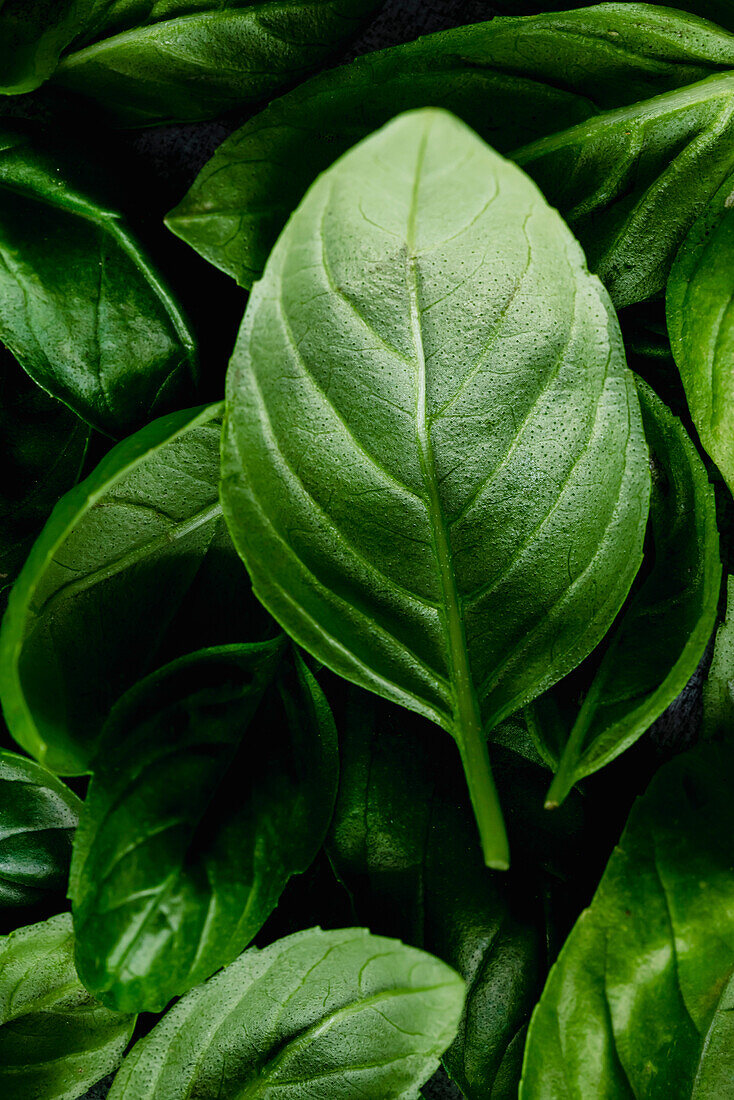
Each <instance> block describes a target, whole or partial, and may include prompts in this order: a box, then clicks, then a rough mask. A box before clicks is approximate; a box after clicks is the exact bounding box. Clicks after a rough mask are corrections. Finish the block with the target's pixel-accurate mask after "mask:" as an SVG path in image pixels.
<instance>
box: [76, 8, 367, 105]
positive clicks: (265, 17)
mask: <svg viewBox="0 0 734 1100" xmlns="http://www.w3.org/2000/svg"><path fill="white" fill-rule="evenodd" d="M377 6H378V0H261V2H260V3H257V2H253V0H143V2H142V3H141V2H139V0H118V2H117V3H112V4H97V5H96V8H95V13H94V16H93V17H92V18H91V20H90V25H89V26H88V28H87V32H86V33H85V34H84V35H82V36H81V37H80V40H78V41H77V42H75V43H74V45H73V46H72V47H71V48H70V49H69V50H68V51H67V52H66V54H65V56H64V57H63V58H62V60H61V63H60V64H59V66H58V68H57V70H56V73H55V77H54V80H55V82H56V83H57V84H60V85H62V86H63V87H64V88H68V89H71V90H72V91H77V92H81V93H82V94H84V95H86V96H90V97H91V98H93V99H95V100H96V101H97V102H98V103H100V104H102V106H103V107H105V108H106V109H107V110H108V111H110V112H112V114H113V115H115V116H116V118H117V119H118V120H119V121H120V122H122V123H123V124H125V125H133V126H141V125H142V126H145V125H150V124H151V123H157V122H175V121H186V120H190V121H193V120H195V119H203V118H212V117H214V116H215V115H217V114H221V113H222V112H223V111H227V110H230V109H231V108H233V107H242V106H243V105H244V104H247V103H254V102H258V101H259V100H263V99H266V98H267V97H268V96H270V95H272V94H273V92H275V91H277V90H278V89H279V88H281V87H283V86H284V85H288V84H292V83H295V82H296V81H297V80H298V79H299V78H300V77H302V76H304V75H305V74H306V73H308V72H309V71H311V70H313V69H315V68H317V67H318V66H319V65H320V64H322V63H323V62H324V61H325V60H326V59H327V58H328V57H329V55H330V54H331V53H332V51H333V50H334V49H335V48H336V47H337V45H338V44H339V43H340V42H341V41H343V40H344V39H345V38H348V37H349V36H350V35H351V34H354V33H355V32H356V31H357V30H358V28H359V27H360V25H361V23H362V21H363V20H364V19H365V18H366V17H367V16H368V15H370V14H371V13H372V12H373V11H374V10H375V8H376V7H377Z"/></svg>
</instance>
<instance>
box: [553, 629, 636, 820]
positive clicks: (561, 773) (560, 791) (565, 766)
mask: <svg viewBox="0 0 734 1100" xmlns="http://www.w3.org/2000/svg"><path fill="white" fill-rule="evenodd" d="M618 640H619V633H617V635H615V637H614V639H613V641H612V644H611V645H610V647H609V649H608V650H607V652H606V653H605V655H604V658H603V660H602V662H601V664H600V666H599V668H598V669H597V673H596V676H595V677H594V680H593V683H592V685H591V687H590V688H589V690H588V691H587V693H586V698H585V699H584V701H583V703H582V704H581V709H580V711H579V713H578V717H577V718H576V721H575V722H574V724H573V729H572V730H571V733H570V734H569V737H568V741H567V742H566V747H565V748H564V750H563V753H562V755H561V760H560V763H559V765H558V771H557V772H556V774H555V775H554V776H553V782H552V783H551V785H550V787H549V788H548V794H547V795H546V798H545V808H546V810H557V809H558V807H559V806H560V805H561V803H562V802H564V801H565V799H566V798H567V797H568V795H569V794H570V792H571V789H572V788H573V785H574V783H575V782H576V780H577V778H580V777H578V776H577V775H576V769H577V768H578V764H579V760H580V759H581V755H582V752H583V748H584V742H585V741H586V735H587V733H588V732H589V728H590V726H591V723H592V722H593V720H594V717H595V716H596V710H597V706H598V704H599V698H600V696H601V693H602V691H603V689H604V685H605V684H606V680H607V672H608V669H609V666H610V661H611V654H612V653H613V652H614V650H615V649H616V645H617V642H618Z"/></svg>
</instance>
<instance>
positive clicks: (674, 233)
mask: <svg viewBox="0 0 734 1100" xmlns="http://www.w3.org/2000/svg"><path fill="white" fill-rule="evenodd" d="M513 158H514V159H515V160H516V161H517V163H518V164H520V165H521V166H522V167H523V168H524V169H525V170H526V171H527V172H529V173H530V175H531V176H532V177H533V179H534V180H535V181H536V182H537V183H538V184H539V185H540V188H541V190H542V191H543V193H544V195H545V196H546V198H547V199H548V201H549V202H551V203H553V205H554V206H557V207H558V209H559V210H560V211H561V213H562V214H563V216H564V217H565V218H566V220H567V221H568V223H569V224H570V226H571V228H572V229H573V230H574V232H575V233H576V234H577V236H578V237H579V240H580V241H581V243H582V244H583V245H584V248H585V250H586V255H587V257H588V260H589V266H590V267H591V269H592V270H593V271H595V272H597V274H598V275H599V276H600V277H601V278H602V280H603V282H604V283H605V285H606V287H607V289H608V290H609V292H610V294H611V296H612V300H613V301H614V304H615V305H616V306H617V307H618V308H620V307H622V306H627V305H631V304H633V303H634V302H639V301H642V300H643V299H647V298H652V297H654V296H655V295H657V294H659V293H660V292H661V291H662V290H663V289H664V288H665V284H666V282H667V278H668V274H669V272H670V267H671V264H672V262H673V259H674V258H675V254H676V252H677V251H678V248H679V247H680V245H681V244H682V243H683V240H684V239H685V237H686V234H687V233H688V230H689V229H690V227H691V225H692V224H693V223H694V222H695V220H696V218H697V217H698V215H699V214H701V212H702V211H703V210H705V208H706V206H707V204H708V202H709V201H710V199H711V197H712V196H713V195H715V194H716V192H717V190H718V189H719V187H720V186H721V184H722V183H723V181H724V180H725V179H726V178H727V176H728V175H729V174H730V172H731V171H732V169H733V168H734V73H728V74H721V75H718V76H713V77H709V79H708V80H702V81H700V82H699V83H697V84H692V85H690V86H689V87H687V88H682V89H680V90H679V91H674V92H668V93H667V94H666V95H662V96H657V97H656V98H654V99H651V100H647V101H645V102H643V103H637V104H635V105H634V106H632V107H625V108H621V109H619V110H616V111H609V112H607V113H606V114H604V115H601V116H599V117H598V118H594V119H591V120H590V121H588V122H583V123H581V124H579V125H578V126H574V127H571V129H570V130H566V131H564V132H562V133H559V134H554V135H552V136H550V137H546V138H541V139H540V140H539V141H537V142H535V143H533V144H532V145H529V146H526V147H525V148H523V149H520V150H518V151H516V152H515V153H514V154H513Z"/></svg>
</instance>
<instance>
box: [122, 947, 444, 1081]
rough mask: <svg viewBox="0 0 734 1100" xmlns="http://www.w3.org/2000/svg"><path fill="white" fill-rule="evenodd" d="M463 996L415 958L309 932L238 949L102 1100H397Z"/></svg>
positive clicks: (430, 1057)
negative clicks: (353, 1099) (188, 1099)
mask: <svg viewBox="0 0 734 1100" xmlns="http://www.w3.org/2000/svg"><path fill="white" fill-rule="evenodd" d="M463 1000H464V983H463V982H462V980H461V978H459V976H458V975H457V974H455V973H454V971H453V970H451V969H450V968H449V967H448V966H446V965H445V964H444V963H442V962H439V961H438V959H434V958H432V957H431V956H430V955H426V954H424V952H422V951H416V950H415V948H412V947H404V946H403V944H401V943H399V942H398V941H397V940H388V939H383V938H382V937H380V936H371V935H370V934H369V933H368V932H365V931H363V930H362V929H359V928H348V929H345V930H339V931H335V932H322V931H321V930H320V929H318V928H312V929H310V930H309V931H307V932H299V933H297V934H296V935H294V936H288V937H286V938H285V939H283V940H279V941H277V942H276V943H274V944H272V946H271V947H268V948H266V949H265V950H264V951H258V950H256V949H251V950H250V951H246V952H245V954H244V955H241V956H240V958H239V959H237V961H236V962H234V963H232V964H231V965H230V966H228V967H227V968H226V969H225V970H223V971H222V972H221V973H220V974H217V975H216V976H215V977H214V978H211V979H210V980H209V981H208V982H206V984H205V985H202V986H199V987H198V988H197V989H194V990H192V992H191V993H189V994H187V995H186V997H184V998H183V1000H181V1001H179V1002H178V1004H176V1005H175V1006H174V1007H173V1008H172V1009H171V1010H170V1011H169V1012H168V1014H167V1015H166V1016H165V1017H164V1018H163V1020H161V1022H160V1023H159V1024H157V1026H156V1027H155V1028H154V1029H153V1031H152V1032H151V1033H150V1035H148V1036H147V1037H146V1038H145V1039H143V1040H142V1041H141V1042H139V1043H138V1044H137V1046H136V1047H135V1048H134V1049H133V1051H132V1053H131V1054H130V1055H128V1057H127V1058H126V1059H125V1061H124V1063H123V1065H122V1069H121V1070H120V1071H119V1073H118V1075H117V1078H116V1080H115V1083H114V1085H113V1086H112V1091H111V1092H110V1100H122V1098H123V1097H124V1100H148V1098H150V1100H153V1097H159V1096H163V1095H171V1096H183V1095H186V1094H188V1095H196V1097H197V1100H214V1098H215V1097H219V1096H222V1095H232V1096H234V1095H235V1094H236V1095H237V1096H243V1097H244V1096H248V1097H252V1098H253V1100H254V1098H255V1097H262V1098H263V1100H265V1098H266V1097H268V1098H269V1097H272V1096H275V1094H276V1090H277V1095H278V1096H279V1097H282V1098H283V1100H297V1098H301V1097H305V1096H307V1095H308V1094H309V1093H311V1094H312V1095H314V1094H315V1091H316V1092H317V1094H318V1095H319V1096H320V1097H323V1098H324V1100H332V1098H333V1100H336V1098H337V1097H345V1096H359V1097H364V1100H401V1098H403V1097H404V1098H405V1100H408V1098H409V1097H415V1096H416V1095H417V1089H418V1087H419V1086H420V1085H422V1084H423V1083H424V1082H425V1081H426V1080H428V1078H429V1077H430V1076H431V1074H432V1072H433V1070H434V1069H435V1068H436V1066H437V1065H438V1059H439V1057H440V1055H441V1054H442V1052H443V1051H444V1050H445V1048H446V1047H447V1046H448V1044H449V1043H450V1042H451V1040H452V1038H453V1037H454V1035H455V1034H456V1027H457V1024H458V1021H459V1016H460V1014H461V1008H462V1004H463ZM223 1051H226V1060H224V1059H223Z"/></svg>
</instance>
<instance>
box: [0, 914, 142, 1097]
mask: <svg viewBox="0 0 734 1100" xmlns="http://www.w3.org/2000/svg"><path fill="white" fill-rule="evenodd" d="M134 1026H135V1017H134V1016H121V1015H120V1014H119V1013H117V1012H110V1011H109V1009H107V1008H103V1007H102V1005H100V1004H97V1002H96V1001H94V1000H93V999H92V997H90V996H89V994H88V993H87V991H86V990H85V989H84V986H83V985H82V984H81V982H80V981H79V978H78V977H77V974H76V970H75V969H74V936H73V933H72V930H71V915H70V914H69V913H63V914H62V915H61V916H59V917H53V918H52V919H51V920H49V921H46V922H45V923H43V924H33V925H31V926H30V927H28V928H20V929H19V930H18V931H17V932H13V933H12V935H10V936H4V937H0V1093H1V1094H2V1095H3V1096H4V1097H7V1098H8V1100H76V1097H79V1096H83V1095H84V1093H85V1092H86V1091H87V1089H88V1088H90V1086H91V1085H93V1084H94V1083H95V1082H96V1081H99V1079H100V1078H101V1077H104V1076H105V1075H106V1074H108V1073H110V1072H111V1071H112V1070H114V1069H115V1068H116V1067H117V1066H118V1065H119V1063H120V1061H121V1059H122V1055H123V1052H124V1050H125V1047H126V1046H127V1044H128V1042H129V1039H130V1036H131V1035H132V1031H133V1027H134Z"/></svg>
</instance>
